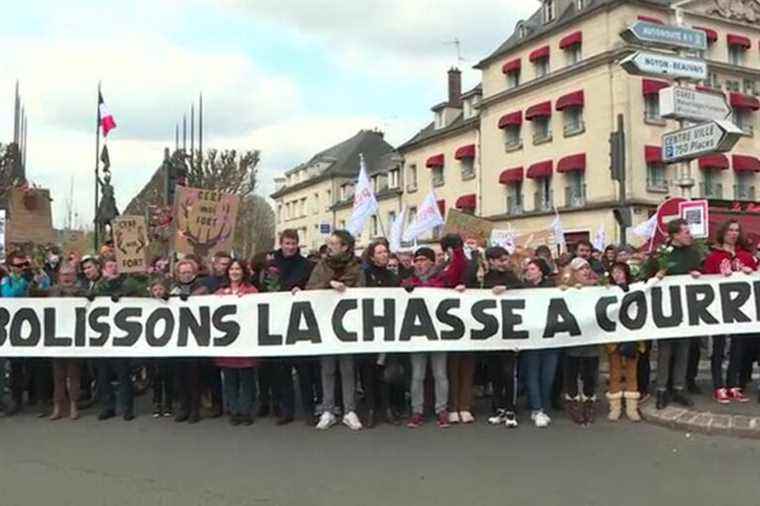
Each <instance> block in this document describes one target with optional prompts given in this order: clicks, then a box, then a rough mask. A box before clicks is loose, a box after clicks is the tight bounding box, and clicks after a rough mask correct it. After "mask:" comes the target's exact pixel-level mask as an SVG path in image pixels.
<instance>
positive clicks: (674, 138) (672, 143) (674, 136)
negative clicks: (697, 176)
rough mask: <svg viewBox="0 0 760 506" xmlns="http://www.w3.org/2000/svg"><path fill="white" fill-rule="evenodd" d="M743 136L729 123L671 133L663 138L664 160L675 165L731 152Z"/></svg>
mask: <svg viewBox="0 0 760 506" xmlns="http://www.w3.org/2000/svg"><path fill="white" fill-rule="evenodd" d="M741 135H742V131H741V130H740V129H739V128H738V127H737V126H736V125H734V124H733V123H731V122H729V121H710V122H708V123H703V124H701V125H695V126H691V127H688V128H683V129H681V130H676V131H675V132H669V133H666V134H664V135H663V136H662V159H663V161H664V162H665V163H673V162H678V161H683V160H692V159H694V158H698V157H700V156H704V155H708V154H711V153H723V152H726V151H730V150H731V148H733V147H734V145H735V144H736V142H737V141H738V140H739V137H740V136H741Z"/></svg>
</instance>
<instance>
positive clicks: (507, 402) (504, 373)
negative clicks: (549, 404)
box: [483, 246, 522, 429]
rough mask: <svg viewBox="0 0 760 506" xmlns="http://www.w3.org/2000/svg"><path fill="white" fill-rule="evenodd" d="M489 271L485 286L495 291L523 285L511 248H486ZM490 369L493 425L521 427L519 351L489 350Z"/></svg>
mask: <svg viewBox="0 0 760 506" xmlns="http://www.w3.org/2000/svg"><path fill="white" fill-rule="evenodd" d="M485 256H486V260H487V261H488V272H487V273H486V274H485V276H484V278H483V288H490V289H491V291H492V292H493V294H494V295H497V296H498V295H501V294H503V293H505V292H507V291H509V290H514V289H517V288H521V287H522V282H521V281H520V280H519V279H518V277H517V276H515V274H514V272H513V271H512V268H511V261H510V258H509V253H508V252H507V250H505V249H504V248H502V247H501V246H493V247H491V248H488V249H487V250H486V254H485ZM487 355H488V357H487V360H486V369H487V371H488V379H489V381H490V382H491V385H492V386H493V399H492V402H491V405H492V409H493V415H492V416H491V417H490V418H488V423H490V424H492V425H502V424H503V425H504V426H505V427H507V428H510V429H511V428H515V427H517V423H518V422H517V409H516V404H517V353H516V352H514V351H492V352H488V353H487Z"/></svg>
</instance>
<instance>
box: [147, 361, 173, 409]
mask: <svg viewBox="0 0 760 506" xmlns="http://www.w3.org/2000/svg"><path fill="white" fill-rule="evenodd" d="M151 369H152V370H153V408H154V409H161V408H163V409H164V410H167V411H168V410H171V409H172V405H173V404H174V359H173V358H157V359H155V360H154V361H153V363H152V364H151Z"/></svg>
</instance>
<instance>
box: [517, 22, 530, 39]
mask: <svg viewBox="0 0 760 506" xmlns="http://www.w3.org/2000/svg"><path fill="white" fill-rule="evenodd" d="M517 36H518V37H520V38H521V39H524V38H525V37H527V36H528V30H527V28H525V25H522V24H521V25H520V26H518V27H517Z"/></svg>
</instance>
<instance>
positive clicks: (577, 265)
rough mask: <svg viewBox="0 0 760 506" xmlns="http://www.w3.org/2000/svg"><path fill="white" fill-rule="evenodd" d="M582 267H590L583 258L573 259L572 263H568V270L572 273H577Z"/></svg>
mask: <svg viewBox="0 0 760 506" xmlns="http://www.w3.org/2000/svg"><path fill="white" fill-rule="evenodd" d="M584 267H590V265H589V263H588V260H586V259H585V258H581V257H575V258H573V261H572V262H570V268H571V269H572V270H574V271H579V270H581V269H583V268H584Z"/></svg>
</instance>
